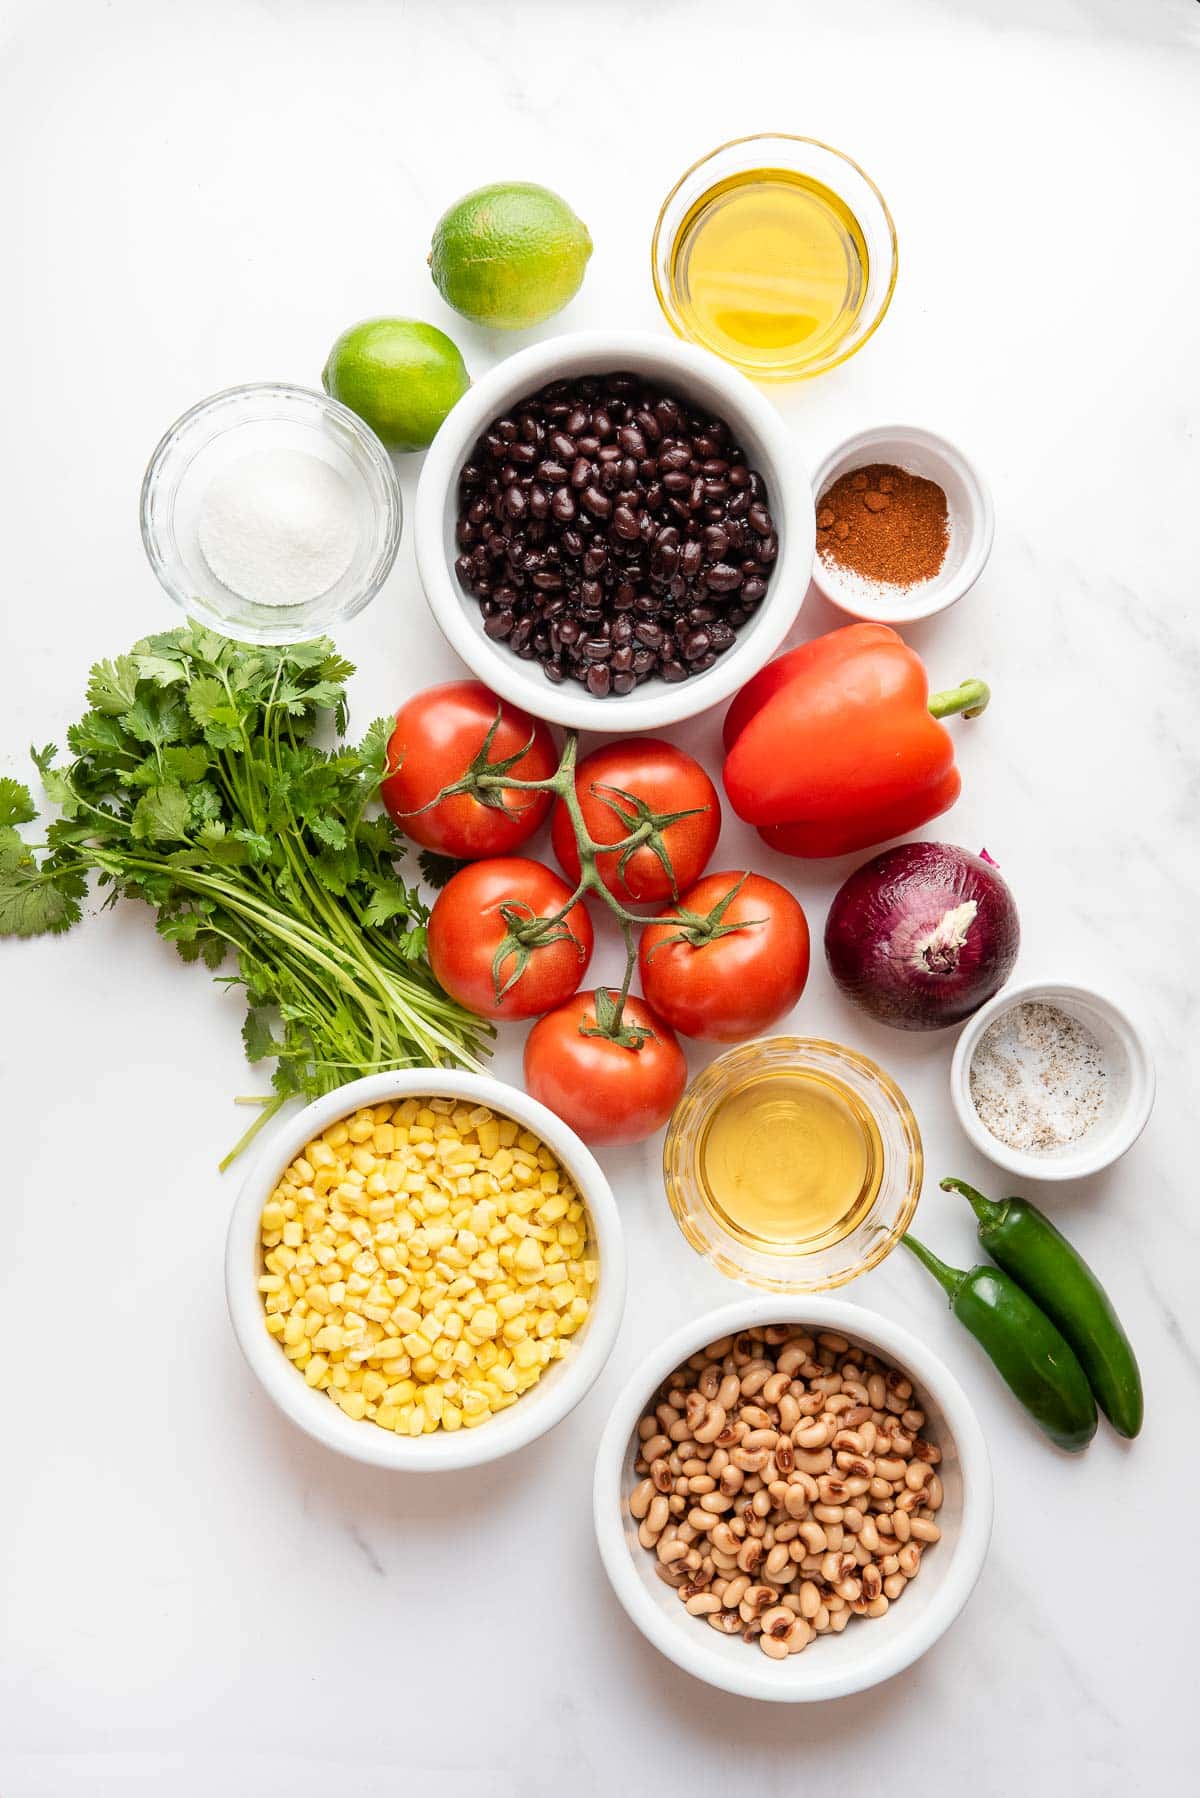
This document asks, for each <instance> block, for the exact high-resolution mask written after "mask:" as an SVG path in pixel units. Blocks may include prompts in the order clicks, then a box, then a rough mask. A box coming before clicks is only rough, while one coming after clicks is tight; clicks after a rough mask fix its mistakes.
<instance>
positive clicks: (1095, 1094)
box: [971, 1000, 1108, 1153]
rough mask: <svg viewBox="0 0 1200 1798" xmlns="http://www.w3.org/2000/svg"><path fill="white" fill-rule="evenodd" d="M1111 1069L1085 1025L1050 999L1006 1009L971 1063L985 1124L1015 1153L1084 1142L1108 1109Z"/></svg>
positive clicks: (983, 1038)
mask: <svg viewBox="0 0 1200 1798" xmlns="http://www.w3.org/2000/svg"><path fill="white" fill-rule="evenodd" d="M1107 1083H1108V1069H1107V1067H1106V1065H1105V1059H1104V1051H1103V1049H1102V1048H1101V1047H1100V1044H1099V1043H1098V1042H1097V1040H1096V1038H1095V1037H1094V1036H1093V1035H1092V1032H1091V1031H1090V1030H1089V1029H1088V1027H1087V1025H1086V1024H1083V1023H1081V1022H1080V1020H1079V1019H1078V1018H1074V1017H1072V1016H1071V1015H1070V1013H1069V1012H1065V1011H1062V1010H1061V1009H1060V1008H1059V1007H1058V1006H1057V1005H1049V1004H1047V1003H1046V1002H1045V1001H1044V1000H1027V1001H1026V1002H1025V1003H1023V1004H1021V1005H1014V1006H1012V1007H1011V1009H1010V1010H1008V1011H1006V1012H1003V1013H1002V1014H1001V1016H1000V1017H998V1018H997V1019H996V1021H995V1023H993V1024H991V1025H989V1027H988V1029H987V1030H985V1031H984V1033H983V1035H982V1036H981V1037H980V1039H979V1046H978V1047H977V1049H976V1050H975V1054H974V1055H973V1057H972V1058H971V1098H972V1100H973V1102H974V1105H975V1109H976V1111H977V1112H978V1114H979V1121H980V1123H981V1124H982V1125H983V1127H984V1129H985V1130H987V1131H989V1132H990V1133H991V1135H992V1136H994V1137H995V1138H996V1140H997V1141H998V1142H1002V1143H1005V1144H1006V1145H1007V1146H1008V1147H1009V1148H1010V1149H1032V1150H1034V1151H1040V1152H1042V1153H1048V1152H1049V1151H1051V1150H1053V1149H1061V1148H1063V1147H1065V1145H1066V1144H1067V1143H1072V1142H1078V1141H1079V1138H1080V1137H1081V1136H1083V1135H1085V1134H1086V1132H1087V1131H1088V1130H1090V1129H1091V1127H1092V1125H1093V1124H1094V1123H1095V1122H1096V1121H1097V1119H1098V1118H1099V1117H1100V1114H1101V1113H1102V1111H1103V1110H1104V1101H1105V1095H1106V1089H1107Z"/></svg>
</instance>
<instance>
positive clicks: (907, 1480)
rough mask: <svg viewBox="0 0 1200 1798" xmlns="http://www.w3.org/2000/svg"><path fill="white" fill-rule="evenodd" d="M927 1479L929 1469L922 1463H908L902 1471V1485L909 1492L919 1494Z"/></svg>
mask: <svg viewBox="0 0 1200 1798" xmlns="http://www.w3.org/2000/svg"><path fill="white" fill-rule="evenodd" d="M928 1478H929V1468H928V1467H927V1466H926V1464H925V1462H924V1461H910V1462H909V1464H908V1466H907V1467H906V1468H905V1470H904V1484H905V1485H906V1486H907V1487H908V1489H909V1491H910V1492H920V1491H921V1489H922V1487H923V1486H924V1484H925V1482H926V1480H927V1479H928Z"/></svg>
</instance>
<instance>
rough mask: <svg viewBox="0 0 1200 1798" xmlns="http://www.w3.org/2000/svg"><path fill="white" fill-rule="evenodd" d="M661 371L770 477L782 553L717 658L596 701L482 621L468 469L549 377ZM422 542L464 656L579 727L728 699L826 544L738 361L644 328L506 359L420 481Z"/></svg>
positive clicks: (439, 606) (491, 680)
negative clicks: (471, 556)
mask: <svg viewBox="0 0 1200 1798" xmlns="http://www.w3.org/2000/svg"><path fill="white" fill-rule="evenodd" d="M618 369H620V370H629V371H631V372H633V373H634V374H640V375H647V376H651V377H652V378H653V379H654V380H656V381H660V382H661V383H662V385H663V387H665V388H667V389H668V390H669V391H672V392H675V393H679V394H683V395H685V396H687V397H688V398H693V399H697V400H699V401H700V402H701V403H702V404H703V405H705V406H707V407H711V409H712V411H713V412H714V413H716V414H717V415H718V416H719V417H721V418H723V419H724V420H725V421H726V423H727V424H728V425H729V427H730V429H731V430H732V431H733V433H734V435H735V436H736V437H737V439H738V441H739V442H740V443H741V445H742V447H743V448H744V449H745V451H746V455H747V458H748V460H749V462H750V465H751V466H752V467H754V468H757V469H758V470H759V472H760V473H761V475H762V476H763V479H764V480H765V481H766V484H767V492H768V499H769V504H770V507H771V514H772V517H773V519H774V522H775V527H776V530H777V532H778V535H779V556H778V559H777V561H776V563H775V567H774V570H773V572H772V575H771V579H770V581H769V583H768V586H767V592H766V597H765V598H764V599H763V601H762V604H761V605H760V606H759V608H758V611H757V612H755V614H754V615H753V617H752V618H751V619H750V620H749V621H748V622H747V623H746V624H745V625H744V626H743V627H742V629H741V630H740V631H739V632H738V634H737V641H736V643H735V644H734V645H733V647H732V648H731V649H729V650H727V651H726V653H725V654H724V655H723V656H721V658H720V659H719V660H718V661H717V662H716V663H715V664H714V666H713V667H712V668H710V669H708V670H707V672H706V673H704V674H699V675H695V676H693V678H692V679H690V680H685V681H679V682H677V683H675V684H673V685H672V684H671V683H669V682H666V681H661V680H658V679H652V680H649V681H646V682H644V683H643V684H642V685H641V686H638V687H635V688H634V690H633V692H632V693H626V694H623V695H617V694H611V695H609V697H608V698H606V699H597V698H596V697H595V696H594V695H593V694H591V693H588V692H587V691H585V689H584V688H583V687H581V686H580V685H579V683H578V682H577V681H564V682H563V683H562V684H561V685H560V686H555V685H554V684H553V683H552V682H550V681H548V680H547V679H546V677H545V675H544V674H543V673H542V670H541V666H540V664H538V663H537V662H523V661H521V660H520V658H519V657H518V656H516V655H514V654H513V652H512V650H510V649H508V648H507V647H506V645H505V644H503V643H497V642H494V641H493V640H492V639H491V638H490V637H488V636H487V635H486V634H485V632H484V629H483V614H482V613H481V611H480V609H479V602H478V601H477V600H476V599H474V598H473V597H472V596H471V595H470V594H469V593H464V592H463V590H462V588H461V587H460V586H459V583H458V578H457V576H456V575H455V572H454V560H455V556H456V555H457V553H458V551H457V548H456V545H455V541H454V531H455V525H456V523H457V516H458V472H459V469H460V468H461V467H462V465H463V463H464V462H465V461H466V460H467V459H468V456H469V455H470V452H471V449H472V446H473V445H474V443H475V441H476V439H477V438H478V437H479V435H480V432H481V431H483V430H484V429H485V428H486V427H487V426H488V425H489V424H490V423H491V421H492V420H493V419H494V418H496V417H498V416H499V415H500V414H501V413H502V412H505V411H506V410H507V409H508V408H509V407H510V406H512V405H515V404H516V403H517V402H518V401H519V400H522V399H524V398H525V397H526V396H527V395H529V394H531V393H536V392H537V391H538V389H539V388H541V387H544V386H546V385H547V383H548V382H550V381H554V380H559V379H563V378H565V377H568V376H572V375H588V374H610V373H613V372H615V371H616V370H618ZM414 542H415V544H416V554H417V567H418V569H419V571H420V576H421V584H422V586H423V587H424V589H425V597H426V598H427V600H428V601H429V606H430V610H431V611H432V612H433V615H434V617H435V618H436V620H437V622H438V624H439V626H440V627H441V630H442V632H443V634H444V635H445V637H446V638H447V640H448V641H449V643H450V644H451V646H452V647H453V648H454V649H455V650H456V651H457V652H458V654H459V655H460V656H461V657H462V659H463V661H464V662H465V663H466V664H467V666H468V667H469V668H470V669H471V671H472V672H473V673H474V674H476V675H477V676H478V677H479V679H480V680H481V681H484V682H485V683H486V684H487V685H488V686H489V687H491V688H492V689H493V690H494V691H495V692H497V693H500V694H502V695H503V696H504V698H505V699H509V700H511V701H512V702H513V704H514V705H519V706H523V707H524V708H525V710H526V711H529V712H532V713H533V714H534V716H535V717H538V718H548V719H551V720H552V721H553V722H554V723H556V724H564V725H570V726H571V727H573V728H575V729H577V730H593V731H620V732H622V733H624V732H628V731H647V730H659V729H661V728H662V727H663V726H664V725H668V724H678V723H679V722H680V720H681V719H684V718H692V717H694V716H695V715H696V714H697V713H698V712H703V711H705V710H707V708H708V707H709V706H713V705H717V704H719V703H720V701H721V700H724V699H728V698H729V696H730V695H731V694H732V693H735V692H736V691H737V689H738V688H739V687H740V686H742V685H743V683H744V682H745V681H747V680H749V678H750V676H751V675H752V674H755V673H757V671H758V670H759V669H760V668H761V667H762V665H763V663H764V662H766V661H768V660H769V658H770V657H771V656H772V655H773V654H774V652H775V650H776V649H778V647H779V645H780V643H781V642H782V641H783V638H784V637H785V635H786V634H787V632H788V630H789V629H790V627H791V625H792V623H793V622H794V620H795V618H796V615H797V613H798V612H799V610H800V607H801V605H802V604H803V602H804V596H805V593H806V591H807V589H808V583H809V576H810V572H811V569H812V560H813V550H814V547H815V543H816V523H815V513H814V510H813V503H812V486H811V482H810V480H809V475H808V470H807V467H806V465H805V463H804V461H803V459H802V457H801V455H800V452H799V450H798V449H797V447H796V444H795V441H794V440H793V437H792V434H791V432H790V430H789V429H788V427H787V425H786V424H785V423H784V422H783V420H782V419H781V418H780V416H779V414H778V413H777V412H776V411H775V409H774V407H773V406H772V405H771V403H770V401H769V400H767V399H765V398H764V397H763V395H762V394H761V393H760V392H759V391H758V389H757V388H756V387H755V386H754V385H753V384H752V383H751V382H750V381H748V380H747V379H746V377H745V375H743V374H739V373H738V371H737V370H736V369H734V368H730V367H729V366H728V365H727V364H726V363H724V362H721V361H719V360H718V358H717V357H716V356H712V355H709V353H708V352H707V351H706V350H700V349H696V348H695V347H694V346H693V345H691V344H683V343H674V342H672V340H671V339H670V338H667V337H655V336H652V335H651V334H650V333H648V332H639V331H587V332H580V333H578V334H577V335H575V336H568V337H554V338H551V339H550V340H549V341H548V342H546V343H538V344H534V345H533V346H532V347H531V348H529V349H527V350H520V351H518V353H517V354H516V355H515V356H510V357H509V358H508V360H507V361H505V362H502V363H500V365H499V366H498V367H497V368H494V369H492V370H491V372H490V373H488V374H486V375H484V376H483V377H482V379H481V380H479V381H477V382H476V383H475V384H474V386H473V387H472V388H471V389H470V391H469V392H468V393H466V394H465V395H464V396H463V398H462V399H461V400H459V402H458V404H457V405H456V406H455V407H454V409H453V411H452V412H451V413H450V415H449V417H448V418H447V419H446V422H445V423H444V424H443V426H442V428H441V430H440V431H439V432H438V434H437V436H436V437H435V438H434V440H433V443H432V445H431V446H430V449H429V452H428V454H427V455H426V457H425V466H424V468H423V469H422V471H421V479H420V483H419V485H418V487H417V498H416V508H415V524H414Z"/></svg>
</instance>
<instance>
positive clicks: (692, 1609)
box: [684, 1592, 722, 1617]
mask: <svg viewBox="0 0 1200 1798" xmlns="http://www.w3.org/2000/svg"><path fill="white" fill-rule="evenodd" d="M684 1609H685V1610H686V1611H687V1612H688V1613H689V1615H690V1616H692V1617H710V1616H712V1614H713V1612H714V1611H719V1610H721V1609H722V1605H721V1600H720V1599H719V1598H718V1597H717V1594H716V1593H715V1592H697V1593H696V1594H695V1596H694V1597H692V1598H689V1599H688V1600H687V1602H686V1604H685V1605H684Z"/></svg>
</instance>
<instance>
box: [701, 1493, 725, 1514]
mask: <svg viewBox="0 0 1200 1798" xmlns="http://www.w3.org/2000/svg"><path fill="white" fill-rule="evenodd" d="M732 1503H733V1500H732V1499H731V1498H728V1497H727V1496H726V1495H725V1493H724V1492H705V1493H702V1494H701V1498H700V1509H701V1510H702V1511H708V1512H710V1513H711V1514H712V1515H713V1516H714V1517H721V1516H723V1515H724V1513H725V1512H726V1511H728V1509H729V1507H730V1506H731V1505H732Z"/></svg>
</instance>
